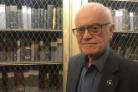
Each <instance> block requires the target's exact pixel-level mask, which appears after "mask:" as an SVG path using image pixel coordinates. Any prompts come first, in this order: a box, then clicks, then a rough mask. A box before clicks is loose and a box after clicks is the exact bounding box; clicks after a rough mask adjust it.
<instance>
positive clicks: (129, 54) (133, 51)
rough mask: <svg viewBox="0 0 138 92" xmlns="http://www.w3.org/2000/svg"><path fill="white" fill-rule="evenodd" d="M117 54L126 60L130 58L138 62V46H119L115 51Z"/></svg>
mask: <svg viewBox="0 0 138 92" xmlns="http://www.w3.org/2000/svg"><path fill="white" fill-rule="evenodd" d="M114 51H115V52H116V53H117V54H119V55H122V56H124V57H125V58H130V59H132V60H138V46H137V47H136V48H131V47H127V48H124V47H123V46H118V47H117V48H116V50H114Z"/></svg>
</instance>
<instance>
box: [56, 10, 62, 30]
mask: <svg viewBox="0 0 138 92" xmlns="http://www.w3.org/2000/svg"><path fill="white" fill-rule="evenodd" d="M62 15H63V14H62V7H57V11H56V17H57V19H56V29H57V30H61V29H62V26H63V23H62V21H63V20H62V19H63V16H62Z"/></svg>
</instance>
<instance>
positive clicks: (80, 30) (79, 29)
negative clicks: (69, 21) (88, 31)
mask: <svg viewBox="0 0 138 92" xmlns="http://www.w3.org/2000/svg"><path fill="white" fill-rule="evenodd" d="M77 31H78V32H83V31H85V28H84V27H81V28H78V29H77Z"/></svg>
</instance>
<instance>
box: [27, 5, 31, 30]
mask: <svg viewBox="0 0 138 92" xmlns="http://www.w3.org/2000/svg"><path fill="white" fill-rule="evenodd" d="M31 19H32V18H31V7H27V20H28V21H27V24H28V29H32V25H31V22H32V21H31Z"/></svg>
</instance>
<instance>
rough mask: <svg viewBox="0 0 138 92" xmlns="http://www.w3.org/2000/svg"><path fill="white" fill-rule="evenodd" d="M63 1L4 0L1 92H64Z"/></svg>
mask: <svg viewBox="0 0 138 92" xmlns="http://www.w3.org/2000/svg"><path fill="white" fill-rule="evenodd" d="M62 19H63V17H62V0H0V92H62V89H63V88H62V81H63V79H62V78H63V75H62V71H63V66H62V64H63V31H62V25H63V23H62Z"/></svg>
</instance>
